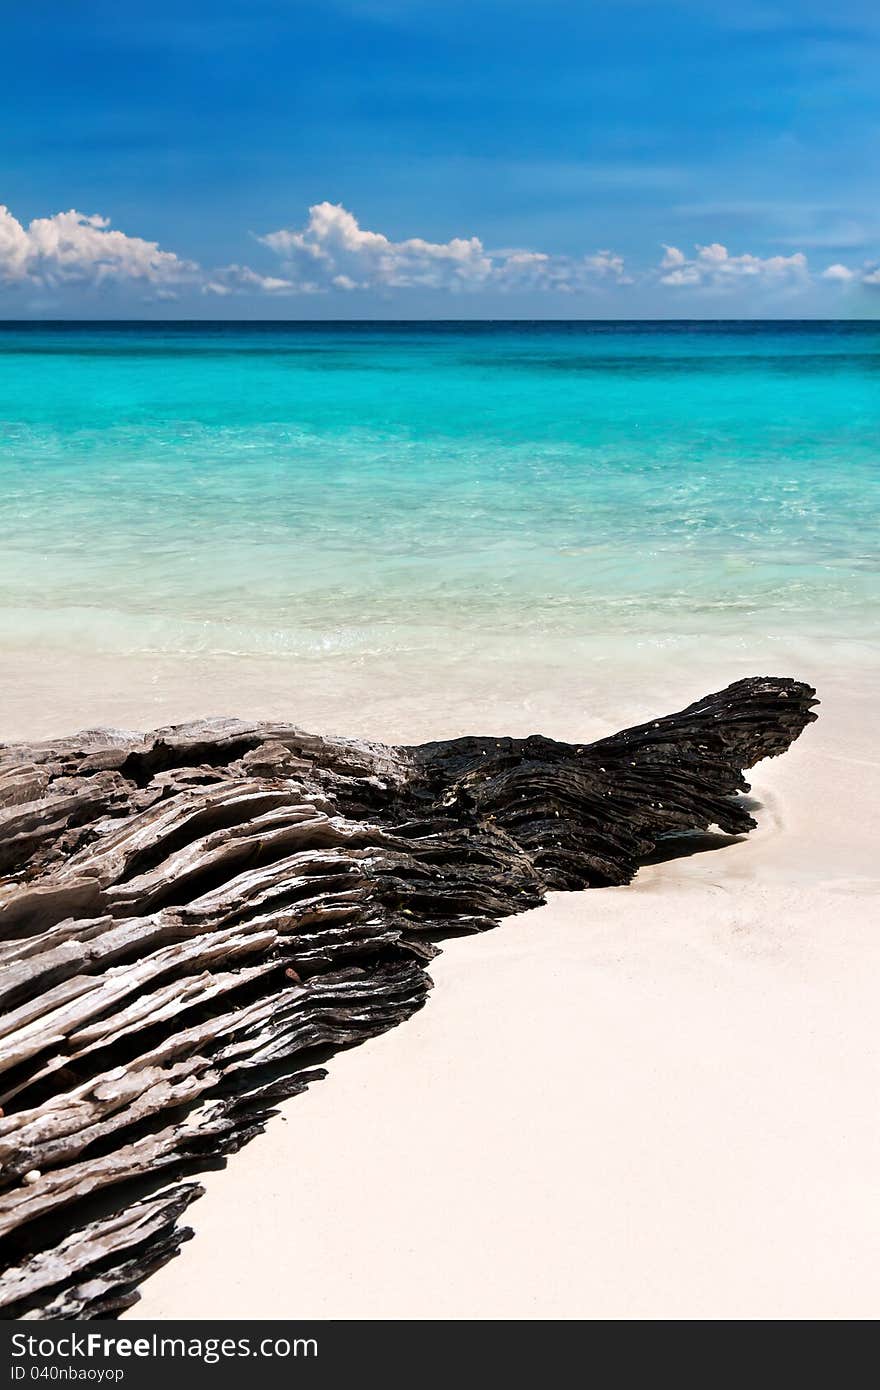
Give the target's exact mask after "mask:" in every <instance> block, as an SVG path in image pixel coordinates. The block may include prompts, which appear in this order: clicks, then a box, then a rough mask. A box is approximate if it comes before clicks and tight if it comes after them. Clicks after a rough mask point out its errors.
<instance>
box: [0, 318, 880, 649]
mask: <svg viewBox="0 0 880 1390" xmlns="http://www.w3.org/2000/svg"><path fill="white" fill-rule="evenodd" d="M878 463H880V325H874V324H865V323H861V324H859V323H855V324H854V323H846V324H844V323H841V324H754V323H748V324H722V325H714V324H646V325H639V324H616V325H615V324H480V325H465V324H433V325H432V324H409V325H393V324H392V325H364V324H361V325H358V324H348V325H346V324H333V325H301V324H300V325H295V324H293V325H277V324H272V325H268V324H251V325H236V324H226V325H214V324H209V325H186V324H183V325H180V324H167V325H162V324H158V325H157V324H130V325H126V324H115V325H95V324H92V325H70V324H66V325H64V324H61V325H14V324H5V325H0V643H3V644H6V645H7V646H9V645H15V644H18V643H20V642H25V641H26V642H27V643H28V644H29V645H32V644H36V645H39V644H41V643H45V644H47V645H50V646H51V645H53V644H62V645H63V644H67V645H71V646H75V647H77V649H79V650H82V651H85V652H88V651H89V650H92V649H95V650H102V651H120V652H164V653H169V652H170V653H174V652H178V651H180V652H190V653H192V652H203V653H217V652H228V653H242V654H248V653H257V654H259V653H263V654H266V653H285V654H286V653H302V654H312V655H314V654H316V653H320V652H324V651H334V650H342V649H344V650H347V651H349V652H352V653H353V654H355V655H357V654H358V653H376V652H385V653H394V652H395V651H396V650H398V649H400V650H402V649H405V648H407V647H412V645H413V644H414V643H415V644H422V645H423V646H424V647H425V648H426V649H427V648H429V647H430V646H431V645H432V644H436V643H448V642H450V641H455V640H457V639H456V634H460V635H461V640H462V641H465V640H466V641H469V642H471V643H473V644H475V649H476V646H477V645H478V644H479V642H480V640H481V634H487V635H488V634H493V635H495V636H497V635H498V634H502V635H504V634H509V635H510V636H511V637H513V638H515V639H516V640H517V641H523V640H525V641H528V640H529V637H530V636H534V637H535V639H536V640H537V639H538V638H539V637H542V638H543V637H545V636H546V635H547V634H550V635H551V636H553V637H554V638H561V639H563V640H564V639H565V637H566V634H568V633H577V634H579V635H581V636H583V635H584V634H594V635H596V636H597V637H601V636H602V635H603V634H608V635H615V636H617V637H620V638H624V639H625V638H627V637H628V636H630V635H636V636H638V635H644V634H649V635H650V634H654V635H661V636H663V637H671V638H673V639H674V638H675V637H676V636H677V635H680V634H688V635H691V636H693V635H697V636H699V635H700V634H701V633H704V632H705V633H709V632H713V633H717V632H718V631H719V630H724V629H729V630H730V631H732V632H734V631H737V632H742V631H752V630H753V631H755V632H756V633H759V634H767V633H774V632H782V631H789V630H792V629H802V630H804V631H808V632H810V633H811V634H813V635H814V636H819V637H821V636H822V635H823V634H825V633H828V634H833V635H839V634H841V633H845V632H852V633H859V632H864V630H865V625H866V623H873V622H874V615H875V614H876V607H875V605H876V601H877V596H878V554H877V536H878V529H877V522H878V511H880V507H878V502H880V488H878V475H880V469H878Z"/></svg>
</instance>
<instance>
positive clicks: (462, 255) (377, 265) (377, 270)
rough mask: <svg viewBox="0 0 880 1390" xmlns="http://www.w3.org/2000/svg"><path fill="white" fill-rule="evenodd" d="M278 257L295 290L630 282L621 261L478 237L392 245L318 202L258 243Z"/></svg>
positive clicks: (336, 207)
mask: <svg viewBox="0 0 880 1390" xmlns="http://www.w3.org/2000/svg"><path fill="white" fill-rule="evenodd" d="M258 240H259V241H261V242H262V244H263V245H264V246H268V247H269V248H270V249H271V250H272V251H274V252H275V253H276V255H278V256H279V257H280V258H281V260H282V262H283V264H284V269H285V273H286V274H287V275H289V276H290V277H291V279H292V281H293V283H294V285H295V287H296V288H297V289H300V288H302V287H303V286H304V285H308V286H309V288H310V289H314V288H316V287H320V288H322V289H327V290H329V289H333V288H336V289H342V290H346V291H351V290H358V289H359V290H367V289H370V290H377V289H378V290H395V289H413V288H422V289H435V290H451V291H453V292H455V291H460V290H473V289H501V290H505V289H507V290H513V289H519V290H523V289H545V290H562V291H573V290H578V289H585V288H587V287H588V286H589V285H591V284H597V283H600V282H603V281H604V282H608V283H618V284H624V283H629V277H628V276H627V275H626V273H625V269H624V263H623V258H622V257H621V256H618V255H615V253H614V252H612V251H597V252H596V253H595V254H594V255H592V256H584V257H582V258H580V259H577V258H575V257H568V256H550V255H547V254H546V253H545V252H542V251H530V250H525V249H522V248H519V247H517V248H513V249H507V250H498V251H490V250H487V249H486V247H485V246H484V245H483V243H482V241H481V240H480V238H479V237H475V236H472V237H452V238H451V240H449V241H439V242H438V241H427V240H425V239H424V238H423V237H409V238H407V239H406V240H404V241H392V240H391V239H390V238H389V237H387V236H385V235H384V234H383V233H382V232H371V231H367V230H366V229H365V228H363V227H361V225H360V223H359V222H358V220H357V218H356V217H355V216H354V215H353V213H350V212H349V211H348V209H347V208H344V207H342V205H341V204H338V203H316V204H315V205H314V206H313V207H311V208H309V220H308V222H307V223H306V225H305V227H303V228H301V229H300V230H294V229H291V228H282V229H281V230H279V231H276V232H269V233H267V234H266V235H265V236H262V237H259V238H258Z"/></svg>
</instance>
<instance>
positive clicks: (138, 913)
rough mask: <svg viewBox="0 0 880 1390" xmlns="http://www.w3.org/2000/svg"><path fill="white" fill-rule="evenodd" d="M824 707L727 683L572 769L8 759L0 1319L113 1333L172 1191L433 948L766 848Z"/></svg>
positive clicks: (181, 1203) (762, 685)
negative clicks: (695, 853) (57, 1321)
mask: <svg viewBox="0 0 880 1390" xmlns="http://www.w3.org/2000/svg"><path fill="white" fill-rule="evenodd" d="M814 696H815V692H814V691H813V690H812V689H811V688H810V687H809V686H806V685H803V684H801V683H799V682H796V681H793V680H788V679H776V678H769V677H768V678H756V679H753V680H745V681H740V682H738V683H737V684H735V685H732V686H730V687H729V688H728V689H727V690H724V691H722V692H720V693H719V694H717V695H712V696H709V697H708V698H706V699H705V700H701V701H699V702H698V703H697V704H695V705H691V706H690V707H689V708H688V709H686V710H684V711H682V712H681V713H680V714H676V715H672V716H670V717H669V718H666V719H659V720H656V721H655V722H652V723H649V724H645V725H642V726H641V727H639V728H635V729H629V730H627V731H626V732H624V733H621V734H617V735H615V736H614V737H612V738H606V739H602V740H601V741H600V742H598V743H593V744H590V745H588V746H582V747H577V746H572V745H568V744H563V743H556V742H554V741H553V740H551V739H547V738H541V737H532V738H526V739H508V738H461V739H452V740H449V741H446V742H442V743H429V744H424V745H422V746H420V747H414V748H389V747H384V746H382V745H378V744H373V743H363V742H360V743H359V742H348V741H345V740H342V739H331V738H320V737H316V736H314V735H311V734H306V733H303V732H302V731H301V730H300V729H298V728H296V727H294V726H292V725H286V724H247V723H243V722H240V721H236V720H218V721H211V722H202V723H195V724H188V725H183V726H179V727H176V728H167V729H160V730H158V731H157V732H155V733H153V734H150V735H148V736H146V737H143V736H140V735H131V734H126V733H120V732H117V731H113V730H98V731H93V732H89V733H84V734H80V735H77V736H76V737H74V738H70V739H64V740H61V741H58V742H50V743H40V744H33V745H8V746H0V1011H2V1012H0V1106H2V1112H0V1250H2V1254H3V1261H2V1268H3V1271H4V1272H3V1273H2V1274H0V1314H2V1316H4V1317H7V1318H74V1317H97V1316H108V1315H111V1316H112V1315H113V1314H115V1313H117V1312H119V1311H120V1310H121V1309H123V1308H125V1307H127V1306H129V1305H130V1304H132V1303H133V1302H135V1301H136V1299H137V1297H138V1294H137V1291H136V1290H137V1285H138V1284H139V1283H140V1282H141V1281H142V1280H143V1279H144V1278H145V1277H146V1276H147V1275H148V1274H150V1273H151V1272H152V1271H153V1270H154V1269H156V1268H158V1267H159V1266H160V1265H161V1264H163V1263H164V1262H165V1261H166V1260H167V1259H169V1258H170V1257H171V1256H172V1255H173V1254H174V1253H175V1251H176V1250H177V1249H178V1247H179V1245H180V1243H181V1241H183V1240H184V1239H185V1238H187V1237H188V1236H189V1235H190V1234H191V1233H190V1232H189V1231H187V1230H185V1229H182V1228H181V1227H180V1225H179V1224H178V1223H179V1218H180V1216H181V1214H182V1213H183V1211H184V1209H185V1208H186V1207H187V1205H188V1204H189V1203H190V1202H191V1201H192V1200H193V1198H194V1197H197V1196H198V1195H199V1194H200V1192H201V1188H200V1187H199V1186H198V1184H197V1183H195V1182H193V1181H191V1180H188V1179H190V1178H191V1177H192V1175H193V1173H194V1172H196V1171H198V1169H199V1168H205V1167H206V1166H207V1165H208V1164H209V1163H211V1162H212V1161H215V1160H216V1159H217V1158H218V1157H219V1156H221V1155H224V1154H229V1153H232V1152H234V1151H235V1150H236V1149H237V1148H239V1147H240V1146H241V1145H242V1144H243V1143H245V1142H246V1141H247V1140H248V1139H250V1138H251V1137H252V1136H253V1135H254V1134H256V1133H258V1132H259V1131H260V1130H261V1129H262V1128H263V1126H264V1125H265V1123H266V1120H267V1118H268V1117H269V1116H270V1115H271V1114H272V1107H273V1106H274V1105H275V1104H276V1102H277V1101H278V1100H279V1099H280V1098H282V1097H286V1096H290V1095H293V1094H295V1093H296V1092H298V1091H301V1090H302V1089H304V1088H305V1086H306V1085H308V1083H309V1082H310V1081H311V1080H313V1079H315V1078H316V1077H319V1076H322V1075H324V1073H323V1071H320V1070H314V1069H312V1070H308V1069H306V1068H309V1067H311V1068H314V1065H315V1063H316V1062H319V1061H323V1060H326V1058H327V1056H329V1055H330V1054H331V1053H332V1052H333V1051H334V1050H336V1049H339V1048H341V1047H345V1046H348V1045H350V1044H353V1043H358V1042H360V1041H362V1040H363V1039H365V1038H368V1037H371V1036H373V1035H375V1034H378V1033H381V1032H383V1031H384V1030H385V1029H388V1028H391V1027H393V1026H394V1025H395V1024H397V1023H400V1022H401V1021H402V1020H403V1019H405V1018H408V1017H409V1015H410V1014H412V1013H413V1012H414V1011H415V1010H416V1009H418V1008H420V1007H421V1005H422V1004H423V1003H424V1001H425V998H426V994H427V991H428V990H429V989H430V979H429V977H428V976H427V974H426V973H425V966H426V964H427V962H428V961H429V960H430V959H431V957H432V956H433V955H434V954H436V949H437V948H436V946H435V945H434V944H433V943H434V941H435V940H436V939H437V938H439V937H442V936H443V935H444V934H449V933H452V932H460V931H481V930H483V929H484V928H487V927H491V926H494V925H495V924H496V923H497V922H498V921H499V920H500V919H501V918H503V917H506V916H508V915H510V914H511V913H515V912H520V911H522V910H523V909H525V908H530V907H534V906H535V905H537V904H539V903H540V902H541V901H542V900H543V898H544V895H545V893H546V892H547V890H548V889H581V888H590V887H596V886H601V885H607V884H623V883H626V882H628V881H629V880H630V879H631V878H632V876H633V874H634V873H635V872H636V869H637V867H638V865H639V863H640V862H641V861H643V860H644V859H645V857H646V856H647V855H649V854H650V853H651V852H652V851H653V850H655V848H656V847H657V845H658V844H659V843H660V842H662V841H665V840H668V839H669V838H670V837H676V836H686V835H688V834H693V833H694V832H703V831H706V830H707V829H708V828H709V827H712V826H717V827H719V828H720V829H721V830H722V831H724V832H727V833H728V834H733V835H738V834H740V833H741V832H744V831H747V830H748V829H750V828H751V827H752V826H753V825H754V821H753V820H752V817H751V816H750V815H749V813H748V810H747V809H746V807H745V806H744V805H743V803H742V799H741V798H739V797H738V794H739V793H741V792H743V791H746V790H747V789H748V788H747V785H746V783H745V781H744V780H743V776H742V770H743V769H744V768H748V767H751V766H752V765H753V764H754V763H755V762H757V761H758V760H759V759H761V758H765V757H772V756H774V755H776V754H778V753H781V752H783V751H784V750H785V749H786V748H787V747H788V746H789V744H790V743H791V742H792V740H793V739H795V738H797V736H798V735H799V734H800V732H801V730H802V729H803V728H804V726H805V725H806V724H807V723H808V722H809V721H810V720H812V719H815V717H816V716H815V714H814V713H813V710H812V706H813V705H814V704H815V703H816V701H815V698H814Z"/></svg>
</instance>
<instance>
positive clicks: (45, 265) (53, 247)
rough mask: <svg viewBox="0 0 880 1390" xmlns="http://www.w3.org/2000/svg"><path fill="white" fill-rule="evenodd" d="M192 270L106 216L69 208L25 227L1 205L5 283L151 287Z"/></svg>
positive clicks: (0, 270)
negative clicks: (120, 282) (130, 283)
mask: <svg viewBox="0 0 880 1390" xmlns="http://www.w3.org/2000/svg"><path fill="white" fill-rule="evenodd" d="M196 269H197V267H196V266H195V265H194V264H193V263H192V262H191V261H184V260H181V259H180V257H178V256H176V255H175V254H174V252H173V251H163V250H162V249H161V248H160V247H159V245H158V243H157V242H155V241H144V240H143V238H142V237H132V236H127V235H126V234H125V233H124V232H118V231H115V230H113V229H111V227H110V223H109V220H108V219H107V218H106V217H99V216H97V215H92V216H86V215H85V214H84V213H81V212H75V211H73V210H71V211H70V212H56V213H55V215H54V216H53V217H35V218H34V220H33V221H32V222H30V223H29V224H28V225H27V226H24V224H23V223H21V222H19V221H18V219H17V218H15V217H13V215H12V213H11V212H10V211H9V209H8V208H6V207H4V206H3V205H2V204H0V281H6V282H7V284H10V283H11V284H20V285H31V286H36V285H40V286H47V287H50V288H51V287H54V286H57V285H61V284H67V283H71V282H87V283H91V284H98V285H99V284H102V283H103V282H105V281H108V280H123V281H125V280H134V281H140V282H141V283H143V284H146V285H149V286H156V285H163V284H168V283H169V282H174V281H180V280H182V279H184V278H186V277H187V276H188V275H190V274H192V273H193V272H195V271H196Z"/></svg>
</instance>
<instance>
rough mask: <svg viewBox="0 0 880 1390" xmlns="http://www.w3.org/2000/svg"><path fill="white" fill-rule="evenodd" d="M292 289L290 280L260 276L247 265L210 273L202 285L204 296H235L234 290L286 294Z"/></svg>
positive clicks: (229, 267)
mask: <svg viewBox="0 0 880 1390" xmlns="http://www.w3.org/2000/svg"><path fill="white" fill-rule="evenodd" d="M294 289H296V286H295V285H294V284H293V283H292V282H291V281H290V280H283V279H280V278H279V277H278V276H277V275H260V274H259V272H258V271H256V270H251V267H250V266H249V265H225V266H223V267H222V268H221V269H220V270H215V271H212V272H211V276H210V278H209V279H207V280H205V282H204V283H203V285H202V291H203V293H204V294H216V295H227V294H235V292H236V290H244V291H247V290H255V291H257V292H258V293H260V292H262V293H263V294H288V293H290V292H291V291H292V290H294Z"/></svg>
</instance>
